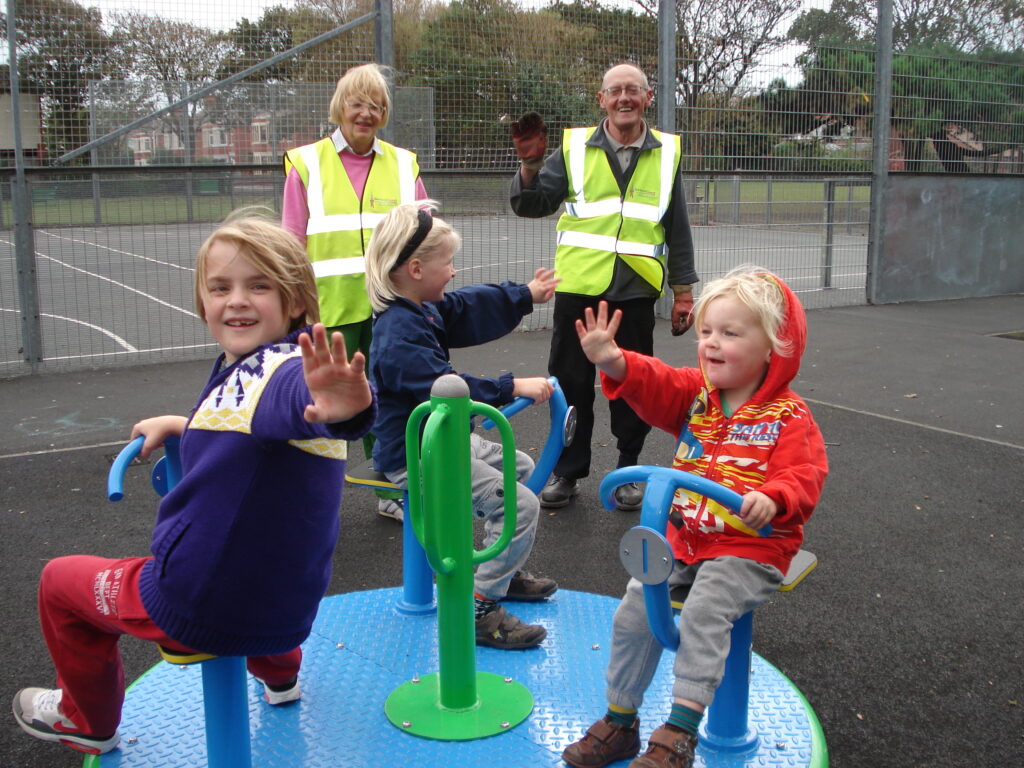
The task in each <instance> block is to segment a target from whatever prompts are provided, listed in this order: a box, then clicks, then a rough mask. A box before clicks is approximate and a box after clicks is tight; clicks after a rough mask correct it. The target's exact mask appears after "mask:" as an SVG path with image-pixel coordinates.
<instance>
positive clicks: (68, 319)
mask: <svg viewBox="0 0 1024 768" xmlns="http://www.w3.org/2000/svg"><path fill="white" fill-rule="evenodd" d="M0 312H17V313H19V314H21V310H20V309H4V308H3V307H0ZM39 316H40V317H52V318H54V319H55V320H64V321H65V322H68V323H78V324H79V325H84V326H85V327H86V328H91V329H92V330H94V331H99V332H100V333H102V334H103V335H104V336H107V337H109V338H111V339H113V340H114V341H115V342H116V343H118V344H120V345H121V346H122V347H124V349H125V352H138V351H139V350H137V349H136V348H135V347H133V346H132V345H131V344H129V343H128V342H127V341H125V340H124V339H122V338H121V337H120V336H118V335H117V334H116V333H114V332H113V331H108V330H107V329H106V328H100V327H99V326H98V325H93V324H92V323H87V322H85V321H84V320H75V319H74V318H72V317H64V315H51V314H50V313H49V312H40V313H39ZM75 357H78V355H75ZM44 359H45V360H57V359H59V358H56V357H48V358H44Z"/></svg>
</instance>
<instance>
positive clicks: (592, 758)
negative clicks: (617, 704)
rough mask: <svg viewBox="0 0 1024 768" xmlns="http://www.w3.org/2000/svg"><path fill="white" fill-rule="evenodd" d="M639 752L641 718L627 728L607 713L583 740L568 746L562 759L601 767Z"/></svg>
mask: <svg viewBox="0 0 1024 768" xmlns="http://www.w3.org/2000/svg"><path fill="white" fill-rule="evenodd" d="M639 751H640V721H639V720H634V721H633V725H631V726H630V727H629V728H626V727H624V726H621V725H619V724H618V723H616V722H615V721H614V720H612V719H610V718H609V717H608V716H607V715H605V716H604V717H602V718H601V719H600V720H598V721H597V722H596V723H594V724H593V725H592V726H590V728H588V729H587V732H586V734H584V736H583V738H582V739H580V740H579V741H576V742H573V743H572V744H570V745H569V746H568V747H566V748H565V750H564V751H563V752H562V759H563V760H565V762H567V763H568V764H569V765H573V766H576V768H601V767H602V766H605V765H608V764H609V763H614V762H615V761H616V760H625V759H626V758H627V757H633V755H635V754H636V753H637V752H639Z"/></svg>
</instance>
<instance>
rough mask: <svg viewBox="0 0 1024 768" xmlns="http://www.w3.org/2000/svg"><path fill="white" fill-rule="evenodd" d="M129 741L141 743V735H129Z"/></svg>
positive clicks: (130, 742)
mask: <svg viewBox="0 0 1024 768" xmlns="http://www.w3.org/2000/svg"><path fill="white" fill-rule="evenodd" d="M128 743H129V744H138V743H139V737H138V736H129V737H128Z"/></svg>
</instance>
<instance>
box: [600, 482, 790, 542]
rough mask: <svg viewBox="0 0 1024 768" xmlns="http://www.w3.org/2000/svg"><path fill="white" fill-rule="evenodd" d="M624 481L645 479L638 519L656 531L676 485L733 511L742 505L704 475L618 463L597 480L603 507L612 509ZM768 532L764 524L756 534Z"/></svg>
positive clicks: (665, 519) (664, 519)
mask: <svg viewBox="0 0 1024 768" xmlns="http://www.w3.org/2000/svg"><path fill="white" fill-rule="evenodd" d="M625 483H647V490H646V492H645V493H644V506H643V511H642V512H641V513H640V522H641V524H642V525H647V526H649V527H651V528H653V529H654V530H656V531H664V530H665V526H666V525H667V524H668V513H669V509H670V507H671V502H672V497H673V496H674V495H675V492H676V490H677V489H679V488H685V489H686V490H688V491H693V492H694V493H699V494H700V495H701V496H706V497H707V498H709V499H711V500H713V501H717V502H718V503H719V504H721V505H722V506H723V507H726V508H727V509H730V510H732V511H733V512H735V513H737V514H739V511H740V507H742V506H743V497H742V496H740V495H739V494H738V493H736V491H734V490H732V489H730V488H726V487H725V486H724V485H722V484H720V483H716V482H715V481H714V480H708V479H707V478H706V477H700V476H699V475H693V474H690V473H689V472H683V471H682V470H679V469H672V468H670V467H659V466H655V465H649V464H642V465H638V466H635V467H622V468H620V469H616V470H615V471H614V472H609V473H608V474H607V475H606V476H605V478H604V480H602V481H601V491H600V493H601V503H602V504H604V506H605V509H615V489H616V488H618V487H619V486H620V485H624V484H625ZM771 532H772V527H771V526H770V525H766V526H764V527H763V528H761V529H760V530H759V531H758V535H760V536H768V535H770V534H771Z"/></svg>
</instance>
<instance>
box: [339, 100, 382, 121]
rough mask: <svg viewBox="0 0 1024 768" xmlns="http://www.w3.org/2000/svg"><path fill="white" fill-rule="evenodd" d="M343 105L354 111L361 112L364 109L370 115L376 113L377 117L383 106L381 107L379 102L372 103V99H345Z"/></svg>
mask: <svg viewBox="0 0 1024 768" xmlns="http://www.w3.org/2000/svg"><path fill="white" fill-rule="evenodd" d="M345 106H346V107H348V108H349V109H351V110H354V111H356V112H362V111H363V110H366V111H367V112H369V113H370V114H371V115H376V116H377V117H380V116H381V115H383V114H384V107H382V106H381V105H380V104H374V103H373V102H372V101H368V102H362V101H346V102H345Z"/></svg>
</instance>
